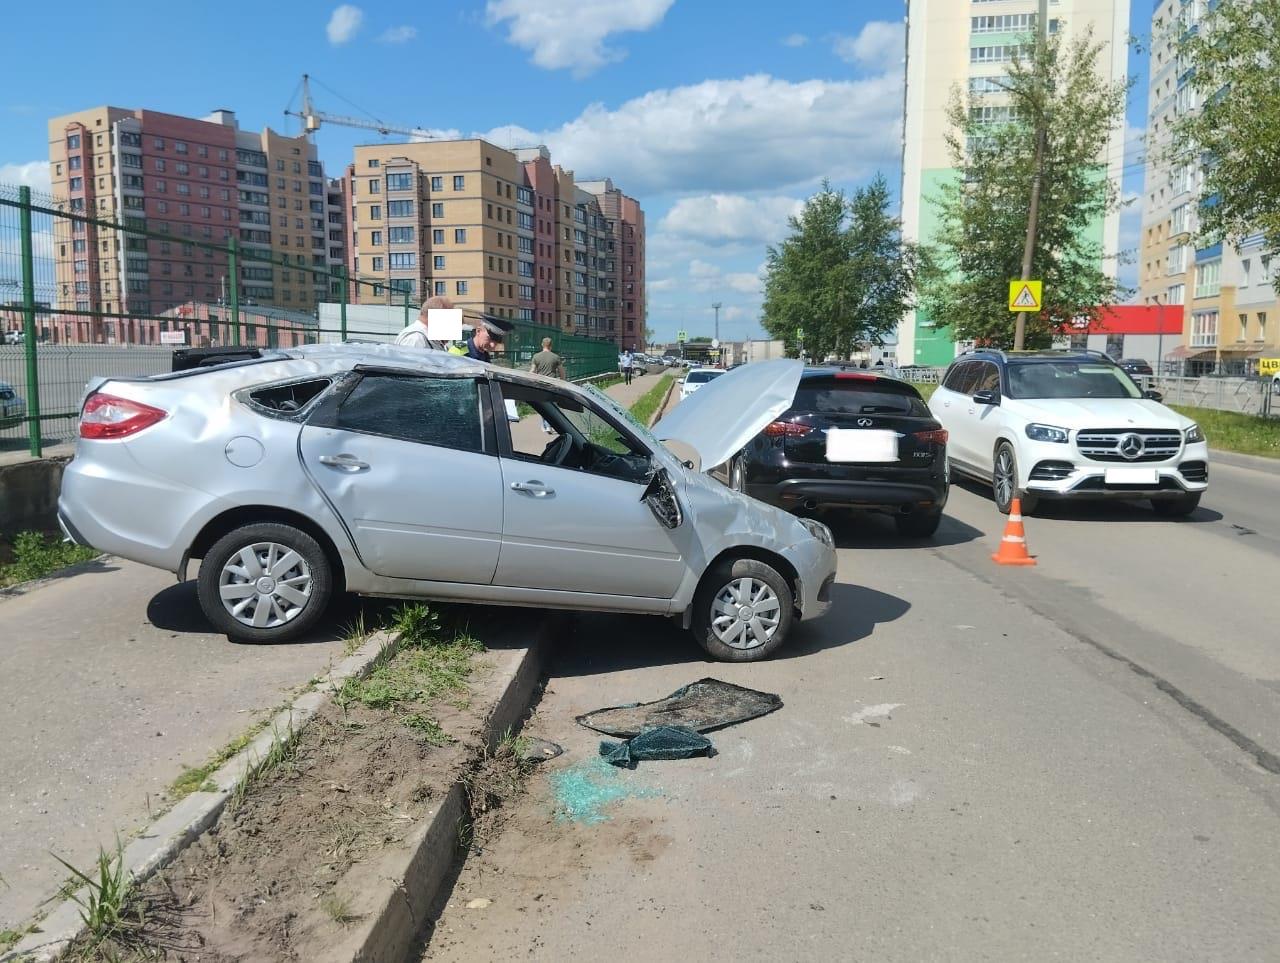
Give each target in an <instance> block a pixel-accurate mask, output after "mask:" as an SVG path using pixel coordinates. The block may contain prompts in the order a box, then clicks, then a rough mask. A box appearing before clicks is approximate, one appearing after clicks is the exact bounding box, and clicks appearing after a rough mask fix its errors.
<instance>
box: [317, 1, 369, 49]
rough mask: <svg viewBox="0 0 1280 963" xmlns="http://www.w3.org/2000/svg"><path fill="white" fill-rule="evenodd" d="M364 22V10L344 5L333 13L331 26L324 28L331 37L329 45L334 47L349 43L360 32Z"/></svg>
mask: <svg viewBox="0 0 1280 963" xmlns="http://www.w3.org/2000/svg"><path fill="white" fill-rule="evenodd" d="M363 21H364V11H363V10H361V9H360V8H359V7H355V6H352V5H351V4H349V3H344V4H343V5H342V6H340V7H338V8H337V9H336V10H334V11H333V15H332V16H331V17H330V18H329V25H328V26H327V27H325V28H324V29H325V33H327V34H328V35H329V43H331V44H333V45H334V46H338V45H340V44H344V43H347V42H348V41H349V40H351V39H352V38H353V37H354V36H355V35H356V33H357V31H359V29H360V24H361V23H362V22H363Z"/></svg>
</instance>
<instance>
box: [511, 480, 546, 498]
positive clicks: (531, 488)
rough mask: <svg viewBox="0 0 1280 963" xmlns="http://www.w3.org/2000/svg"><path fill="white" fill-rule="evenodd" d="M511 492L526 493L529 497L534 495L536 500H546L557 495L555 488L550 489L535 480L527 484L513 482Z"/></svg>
mask: <svg viewBox="0 0 1280 963" xmlns="http://www.w3.org/2000/svg"><path fill="white" fill-rule="evenodd" d="M511 490H512V491H513V492H524V493H525V494H527V495H532V496H533V497H534V498H545V497H546V496H548V495H554V494H555V493H556V490H555V489H554V488H548V487H547V486H546V485H544V484H542V482H540V481H533V480H530V481H527V482H512V483H511Z"/></svg>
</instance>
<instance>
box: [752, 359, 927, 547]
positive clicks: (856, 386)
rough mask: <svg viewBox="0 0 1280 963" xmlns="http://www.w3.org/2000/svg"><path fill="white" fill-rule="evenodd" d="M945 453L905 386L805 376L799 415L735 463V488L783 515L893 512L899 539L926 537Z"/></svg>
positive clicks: (865, 375) (815, 372)
mask: <svg viewBox="0 0 1280 963" xmlns="http://www.w3.org/2000/svg"><path fill="white" fill-rule="evenodd" d="M946 446H947V433H946V431H944V430H943V428H942V425H941V424H939V423H938V421H937V420H935V419H934V417H933V415H932V414H931V413H930V412H929V409H928V407H927V406H926V405H925V403H924V401H923V400H921V398H920V393H919V392H918V391H916V389H915V388H913V387H912V386H911V385H909V384H907V383H906V382H905V381H898V380H897V379H895V378H886V377H883V376H881V375H877V374H875V373H873V372H870V371H865V370H855V371H849V370H845V369H842V368H806V369H805V372H804V374H803V375H802V376H801V378H800V386H799V387H798V388H797V389H796V396H795V399H794V400H793V402H792V405H791V408H790V409H788V410H787V411H786V412H785V413H783V414H782V415H781V416H780V417H779V418H778V419H777V420H776V421H774V422H773V423H772V424H770V425H768V426H767V427H766V428H765V429H764V431H762V432H761V433H760V434H759V435H757V436H756V437H755V438H753V439H752V440H751V441H750V442H749V443H748V444H747V446H746V447H745V448H744V449H743V450H742V451H741V452H739V453H738V454H737V455H735V456H734V457H733V458H732V459H731V460H730V461H729V464H728V466H727V469H728V482H729V486H730V487H731V488H734V489H736V490H738V491H740V492H745V493H746V494H748V495H751V496H752V497H754V498H758V499H760V500H761V501H764V502H768V503H769V504H771V505H778V506H780V507H782V508H789V509H793V510H798V509H805V510H813V509H816V508H835V507H840V508H862V509H872V510H876V511H883V512H887V513H889V514H891V515H892V516H893V518H894V522H895V523H896V524H897V527H898V531H899V532H900V533H901V534H903V535H910V536H916V537H925V536H929V535H932V534H933V533H934V531H935V530H936V529H937V527H938V522H939V521H940V520H941V518H942V508H943V506H944V505H946V503H947V486H948V482H949V478H948V474H947V447H946Z"/></svg>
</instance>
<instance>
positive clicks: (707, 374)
mask: <svg viewBox="0 0 1280 963" xmlns="http://www.w3.org/2000/svg"><path fill="white" fill-rule="evenodd" d="M722 374H724V372H723V371H722V370H721V369H719V368H691V369H690V370H689V373H688V374H687V375H685V376H684V381H683V382H681V384H680V400H681V401H684V399H685V398H688V397H689V396H690V395H691V394H693V393H694V392H695V391H697V390H698V389H699V388H701V387H702V386H703V385H705V384H710V383H711V382H712V381H715V380H716V379H717V378H719V377H720V376H721V375H722Z"/></svg>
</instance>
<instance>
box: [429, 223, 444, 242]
mask: <svg viewBox="0 0 1280 963" xmlns="http://www.w3.org/2000/svg"><path fill="white" fill-rule="evenodd" d="M431 243H432V244H443V243H444V228H442V227H438V228H436V229H435V230H433V231H432V232H431Z"/></svg>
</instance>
